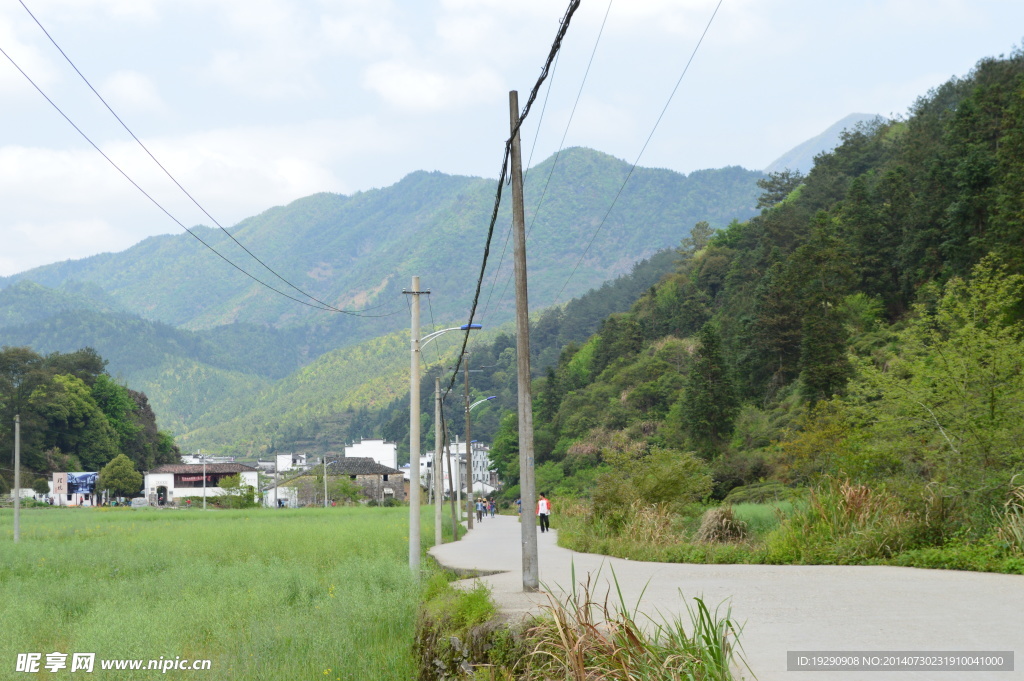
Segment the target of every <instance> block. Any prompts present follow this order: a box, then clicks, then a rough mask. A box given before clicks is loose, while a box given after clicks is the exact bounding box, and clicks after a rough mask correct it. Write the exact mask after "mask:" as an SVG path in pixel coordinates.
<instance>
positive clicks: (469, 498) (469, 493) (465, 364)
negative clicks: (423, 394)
mask: <svg viewBox="0 0 1024 681" xmlns="http://www.w3.org/2000/svg"><path fill="white" fill-rule="evenodd" d="M462 375H463V383H464V385H465V388H466V479H467V483H466V512H467V513H468V515H467V516H466V517H467V521H466V522H467V523H468V524H467V525H466V527H468V528H469V529H471V530H472V529H473V440H472V439H471V438H470V432H469V353H468V352H467V353H465V354H464V355H462Z"/></svg>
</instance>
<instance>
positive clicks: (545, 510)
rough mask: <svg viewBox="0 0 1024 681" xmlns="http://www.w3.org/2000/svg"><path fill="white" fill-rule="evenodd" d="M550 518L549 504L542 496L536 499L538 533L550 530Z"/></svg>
mask: <svg viewBox="0 0 1024 681" xmlns="http://www.w3.org/2000/svg"><path fill="white" fill-rule="evenodd" d="M550 516H551V502H550V501H548V498H547V497H546V496H544V495H543V494H541V495H540V498H539V499H537V517H538V518H540V531H541V532H547V531H548V530H550V529H551V527H550V525H549V521H550Z"/></svg>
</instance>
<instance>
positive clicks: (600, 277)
mask: <svg viewBox="0 0 1024 681" xmlns="http://www.w3.org/2000/svg"><path fill="white" fill-rule="evenodd" d="M553 164H555V160H554V158H551V159H548V160H547V161H545V162H544V163H542V164H540V165H538V166H536V167H534V168H533V169H531V171H530V172H529V174H528V177H527V179H526V208H527V220H528V221H529V222H530V223H531V224H532V223H535V224H533V225H532V226H533V229H532V233H531V237H530V241H531V254H530V256H531V258H530V266H531V291H532V292H533V295H532V296H531V298H532V300H533V301H534V304H535V306H537V307H544V306H546V305H548V304H550V303H552V302H554V296H555V294H556V293H557V292H558V290H559V289H560V288H561V286H562V284H563V283H564V281H565V277H566V276H567V274H568V271H569V270H570V269H571V267H572V266H573V264H575V261H576V260H577V259H578V258H579V257H580V255H582V253H583V251H584V249H585V247H586V244H587V243H588V241H589V240H590V237H591V236H592V233H593V230H594V229H595V228H596V227H597V225H598V224H599V223H600V222H601V220H602V218H603V216H604V215H605V214H606V213H607V210H608V207H609V205H611V202H612V199H613V197H614V196H615V193H616V192H617V191H618V189H619V186H620V185H621V182H622V179H623V178H625V176H626V174H627V173H628V170H629V165H628V164H627V163H626V162H624V161H622V160H620V159H616V158H613V157H611V156H608V155H606V154H601V153H599V152H595V151H592V150H588V149H580V148H574V149H567V150H564V151H563V152H562V154H561V155H560V156H559V157H558V160H557V165H556V168H555V172H554V173H553V175H552V176H551V179H550V183H548V172H549V170H550V169H551V166H552V165H553ZM760 176H761V175H760V173H757V172H754V171H747V170H743V169H741V168H727V169H720V170H707V171H698V172H694V173H691V174H690V175H682V174H679V173H675V172H673V171H668V170H652V169H647V168H637V169H636V171H635V172H634V174H633V176H632V178H631V179H630V181H629V184H627V186H626V188H625V190H624V191H623V192H622V195H621V196H620V197H619V200H618V203H617V204H616V206H615V209H614V210H613V211H612V213H611V214H610V216H609V218H608V220H607V223H606V224H604V226H603V227H602V229H601V231H600V233H599V234H598V238H597V240H596V241H595V243H594V245H593V247H592V248H591V249H590V251H589V253H588V254H587V259H586V261H585V262H584V265H583V266H582V267H581V269H580V271H579V272H578V273H577V275H576V276H575V277H574V278H573V280H572V281H570V282H569V285H568V286H567V287H566V291H565V296H564V297H563V299H567V298H569V297H572V296H574V295H577V294H579V293H582V292H583V291H585V290H587V289H589V288H591V287H592V286H595V285H599V284H600V283H601V282H602V281H605V280H607V279H609V278H612V277H614V276H617V275H619V274H622V273H624V272H625V271H628V268H629V266H630V265H632V263H633V262H636V261H637V260H640V259H642V258H643V257H646V256H648V255H651V254H652V253H654V252H655V251H657V250H658V249H661V248H666V247H671V246H674V245H675V244H677V243H678V242H679V240H680V239H681V238H682V237H684V236H685V235H686V233H687V232H688V230H689V228H690V227H691V226H692V225H693V224H694V223H695V222H697V221H699V220H702V219H707V220H709V221H710V222H712V224H714V225H716V226H724V225H725V224H728V222H729V221H731V220H732V219H744V218H746V217H749V216H750V215H752V214H754V212H755V211H754V204H755V203H756V194H757V188H756V186H755V181H756V180H757V179H758V178H759V177H760ZM545 185H547V189H546V191H545V190H544V187H545ZM493 192H494V181H493V180H486V179H482V178H472V177H462V176H451V175H445V174H443V173H439V172H433V173H428V172H423V171H418V172H415V173H411V174H409V175H407V176H406V177H405V178H403V179H402V180H401V181H399V182H398V183H396V184H395V185H392V186H390V187H385V188H382V189H375V190H371V191H367V192H360V193H357V194H354V195H352V196H340V195H336V194H327V193H323V194H315V195H313V196H309V197H305V198H302V199H299V200H297V201H294V202H292V203H291V204H289V205H287V206H281V207H276V208H272V209H269V210H267V211H264V212H263V213H261V214H259V215H257V216H253V217H251V218H248V219H246V220H243V221H242V222H240V223H239V224H238V225H236V226H235V227H232V228H231V229H230V232H231V234H232V235H233V236H234V237H235V238H236V239H238V240H239V241H240V242H242V243H244V244H246V246H247V247H248V248H250V249H251V250H252V251H253V252H254V253H256V254H257V255H258V256H260V257H261V258H262V259H264V261H265V262H267V263H268V264H271V265H272V266H273V267H274V269H275V270H276V271H277V272H279V273H281V274H282V275H283V276H284V277H285V278H287V279H288V280H290V281H292V282H293V283H295V284H296V285H297V286H299V287H300V288H302V289H304V290H306V291H308V292H309V293H311V294H312V295H314V296H316V297H317V298H320V299H321V300H324V301H326V302H329V303H331V304H332V305H338V306H345V307H356V306H357V305H359V306H365V305H370V306H373V305H375V304H377V305H379V304H380V303H381V302H385V303H386V304H387V306H388V311H390V309H391V308H392V307H394V308H395V309H400V307H401V304H400V303H398V301H399V296H398V294H399V292H400V291H401V289H402V287H404V286H408V280H409V278H410V276H412V275H413V274H418V275H420V276H421V277H422V280H423V283H424V285H425V286H429V287H430V288H431V289H432V290H433V291H435V292H436V295H435V297H434V299H433V301H432V302H433V305H434V310H435V313H438V314H440V315H441V316H443V317H450V316H451V315H456V316H461V315H464V314H465V311H466V309H467V307H468V302H469V300H468V299H469V296H468V292H469V291H470V290H471V288H472V284H473V282H471V281H467V277H466V276H465V275H464V274H463V272H462V271H456V270H455V268H452V267H451V265H450V263H452V262H458V263H460V264H462V263H465V264H467V265H471V266H472V267H473V268H477V267H478V266H479V257H480V253H481V252H482V250H483V242H484V237H485V233H484V232H485V227H486V225H487V221H488V218H489V216H490V211H491V208H492V202H493ZM542 193H543V195H544V205H543V207H542V209H541V212H540V214H539V217H538V218H537V219H536V220H535V219H534V213H535V209H536V205H537V201H538V199H539V198H540V196H541V195H542ZM508 220H509V218H508V208H507V205H503V206H502V210H501V220H500V221H499V223H498V228H497V229H496V232H497V234H498V238H500V237H501V235H502V234H503V233H504V230H505V229H506V227H507V224H508ZM195 231H196V233H197V234H199V235H200V236H201V237H202V238H203V239H204V240H205V241H207V242H208V243H210V244H211V245H212V246H214V247H215V248H217V249H218V250H221V251H222V252H223V253H224V254H225V255H226V256H227V257H229V258H231V259H232V260H234V261H235V262H237V263H239V264H240V265H244V266H245V267H246V268H247V269H248V270H249V271H251V272H252V273H253V274H254V275H257V276H259V277H260V278H261V279H263V280H264V281H266V282H267V283H268V284H271V285H273V286H274V287H275V288H278V289H280V290H282V291H284V292H286V293H288V294H289V295H294V296H295V297H299V298H301V297H302V296H301V295H300V294H298V293H297V292H295V291H294V290H292V289H290V288H288V286H287V285H286V284H284V283H283V282H281V281H280V280H277V279H276V278H274V276H273V275H272V274H270V273H269V272H267V271H266V270H263V269H262V268H261V267H260V266H259V265H258V264H257V263H255V262H254V261H252V260H251V259H249V257H248V256H247V255H246V254H245V253H244V252H242V250H241V249H240V248H239V247H238V246H237V245H236V244H234V243H233V242H232V241H231V240H230V239H229V238H228V237H227V236H226V235H224V234H223V233H221V232H220V231H219V230H213V229H210V228H206V227H198V228H195ZM71 279H74V280H77V281H82V282H89V283H93V284H95V285H97V286H99V287H101V288H102V289H103V290H104V291H105V292H106V293H108V294H109V295H110V296H111V297H112V298H113V299H114V300H115V301H117V302H118V303H119V304H120V305H121V306H122V307H123V308H124V309H125V310H127V311H130V312H134V313H136V314H139V315H141V316H144V317H146V318H147V319H153V320H155V321H162V322H164V323H168V324H171V325H174V326H178V327H185V328H191V329H203V328H212V327H216V326H220V325H223V324H227V323H232V322H246V323H254V324H271V325H274V326H277V327H288V326H303V327H307V328H310V327H316V328H318V329H319V331H318V333H319V334H323V333H326V334H327V335H329V336H331V337H332V338H331V340H329V341H324V347H323V348H320V350H319V351H326V350H327V349H330V348H331V347H336V346H337V345H339V343H338V342H337V339H338V338H339V337H347V336H349V335H354V336H356V337H359V338H369V337H373V336H377V335H379V334H380V333H384V332H387V331H390V330H394V329H395V328H399V326H400V325H399V324H397V323H396V324H391V325H388V324H387V323H384V324H383V325H382V324H381V323H380V322H373V323H372V324H371V323H370V322H366V321H360V320H357V319H345V318H334V317H336V315H333V316H332V315H331V314H330V313H323V312H318V311H315V310H312V309H311V308H306V307H300V306H299V305H298V304H297V303H295V302H293V301H291V300H288V299H286V298H283V297H281V296H277V295H275V294H273V293H272V292H270V291H267V290H266V289H263V288H262V287H260V286H259V285H258V284H256V283H255V282H253V281H252V280H251V279H248V278H247V277H245V275H243V274H241V273H240V272H238V271H237V270H235V269H233V268H231V267H229V266H228V265H227V264H226V263H224V261H223V260H221V259H220V258H219V257H217V256H216V255H215V254H213V253H212V252H210V251H208V250H207V249H205V248H204V247H203V246H202V245H200V244H198V243H197V242H195V240H193V238H192V237H191V236H189V235H187V234H179V235H174V236H159V237H151V238H149V239H146V240H144V241H142V242H140V243H139V244H137V245H135V246H133V247H132V248H130V249H128V250H126V251H124V252H122V253H117V254H102V255H97V256H93V257H91V258H86V259H83V260H80V261H67V262H63V263H56V264H53V265H47V266H44V267H40V268H36V269H33V270H29V271H27V272H23V273H20V274H17V275H14V276H12V277H8V278H6V279H0V287H3V286H7V285H10V284H12V283H15V282H18V281H24V280H30V281H35V282H37V283H40V284H43V285H45V286H49V287H51V288H59V287H60V286H62V285H63V284H64V283H65V282H67V281H69V280H71ZM511 309H512V306H511V304H510V303H508V302H505V303H503V304H501V305H498V306H497V310H498V313H499V315H501V314H504V315H506V316H507V315H509V314H510V313H511ZM368 325H369V326H372V329H367V328H365V327H367V326H368Z"/></svg>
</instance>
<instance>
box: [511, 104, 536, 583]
mask: <svg viewBox="0 0 1024 681" xmlns="http://www.w3.org/2000/svg"><path fill="white" fill-rule="evenodd" d="M508 106H509V116H510V121H511V131H512V149H511V152H512V153H511V156H512V233H513V234H514V235H515V241H514V245H515V251H514V252H515V271H516V366H517V369H518V371H517V372H516V373H517V378H518V389H519V486H520V491H521V500H522V508H523V512H522V541H523V591H537V590H538V589H539V588H540V569H539V567H538V565H537V522H536V520H535V518H536V513H534V506H536V504H537V488H536V481H535V479H534V471H533V395H532V392H531V390H530V304H529V299H528V298H527V295H526V216H525V214H524V212H523V159H522V149H521V147H520V143H519V93H518V92H516V91H515V90H512V91H511V92H509V93H508Z"/></svg>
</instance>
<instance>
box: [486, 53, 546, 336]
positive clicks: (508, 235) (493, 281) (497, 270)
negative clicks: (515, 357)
mask: <svg viewBox="0 0 1024 681" xmlns="http://www.w3.org/2000/svg"><path fill="white" fill-rule="evenodd" d="M557 72H558V57H557V56H556V57H555V63H554V65H553V66H552V69H551V79H550V80H549V81H548V89H547V90H546V91H545V93H544V104H543V106H541V108H540V118H539V119H538V120H537V132H536V133H535V134H534V136H533V146H532V147H530V158H529V159H527V161H526V172H525V173H523V182H524V183H525V182H526V178H527V177H529V175H530V164H531V163H533V152H534V151H535V150H536V149H537V140H539V139H540V128H541V126H542V125H543V124H544V112H545V111H547V109H548V99H549V98H550V97H551V86H552V85H553V84H554V82H555V74H556V73H557ZM511 236H512V225H511V223H510V224H509V226H508V231H507V232H505V245H504V246H502V247H501V257H500V258H498V266H497V267H496V268H495V269H494V277H493V278H492V279H491V288H490V290H489V291H488V292H487V302H486V303H484V311H483V312H482V313H480V316H481V317H484V316H486V315H487V311H488V310H489V309H491V296H492V295H493V294H494V285H495V284H497V283H498V277H499V276H500V274H501V264H502V263H503V262H504V261H505V253H506V252H507V251H508V241H509V239H510V238H511ZM505 285H506V287H507V286H508V284H507V283H506V284H505ZM502 295H504V291H502Z"/></svg>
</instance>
